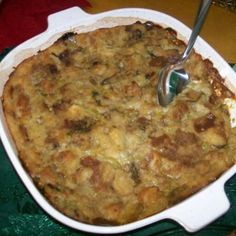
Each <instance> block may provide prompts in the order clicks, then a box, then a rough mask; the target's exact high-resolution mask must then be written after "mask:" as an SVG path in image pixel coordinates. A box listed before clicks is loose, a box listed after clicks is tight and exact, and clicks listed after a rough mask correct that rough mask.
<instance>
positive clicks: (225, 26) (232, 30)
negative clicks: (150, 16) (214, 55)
mask: <svg viewBox="0 0 236 236" xmlns="http://www.w3.org/2000/svg"><path fill="white" fill-rule="evenodd" d="M89 2H90V3H91V6H92V7H91V8H87V9H86V10H87V11H88V12H90V13H98V12H103V11H106V10H112V9H117V8H124V7H141V8H148V9H153V10H157V11H160V12H164V13H166V14H168V15H170V16H173V17H175V18H176V19H178V20H180V21H182V22H183V23H185V24H186V25H187V26H189V27H192V26H193V24H194V20H195V15H196V13H197V10H198V6H199V3H200V0H125V1H124V0H102V1H101V0H89ZM200 35H201V36H202V37H203V38H204V39H205V40H206V41H207V42H208V43H209V44H210V45H211V46H212V47H213V48H215V50H216V51H217V52H219V53H220V54H221V56H222V57H223V58H224V59H225V60H226V61H227V62H230V63H236V12H233V11H230V10H228V9H226V8H222V7H219V6H217V5H215V4H212V6H211V8H210V10H209V14H208V16H207V19H206V21H205V23H204V26H203V28H202V31H201V34H200Z"/></svg>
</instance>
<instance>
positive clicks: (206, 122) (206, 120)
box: [194, 112, 216, 133]
mask: <svg viewBox="0 0 236 236" xmlns="http://www.w3.org/2000/svg"><path fill="white" fill-rule="evenodd" d="M215 119H216V117H215V115H214V114H213V113H211V112H210V113H208V114H206V115H205V116H202V117H199V118H197V119H196V120H195V121H194V129H195V131H196V132H198V133H199V132H204V131H205V130H207V129H209V128H211V127H213V126H214V125H215Z"/></svg>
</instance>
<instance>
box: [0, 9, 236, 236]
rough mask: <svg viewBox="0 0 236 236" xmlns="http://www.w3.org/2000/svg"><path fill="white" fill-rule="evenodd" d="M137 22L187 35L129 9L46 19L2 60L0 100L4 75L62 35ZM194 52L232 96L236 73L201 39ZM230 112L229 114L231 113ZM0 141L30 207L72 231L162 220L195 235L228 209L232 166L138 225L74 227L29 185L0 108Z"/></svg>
mask: <svg viewBox="0 0 236 236" xmlns="http://www.w3.org/2000/svg"><path fill="white" fill-rule="evenodd" d="M137 20H140V21H147V20H149V21H153V22H155V23H157V24H160V25H163V26H165V27H171V28H173V29H175V30H176V31H177V32H178V34H179V35H178V37H179V38H181V39H182V40H184V41H186V39H187V38H189V35H190V33H191V30H190V29H189V28H188V27H186V26H185V25H183V24H182V23H181V22H179V21H178V20H176V19H174V18H172V17H170V16H168V15H165V14H163V13H160V12H157V11H152V10H146V9H135V8H130V9H119V10H114V11H109V12H104V13H100V14H95V15H90V14H87V13H85V12H84V11H82V10H81V9H80V8H78V7H74V8H70V9H67V10H64V11H61V12H58V13H55V14H53V15H50V16H49V17H48V29H47V30H46V31H45V32H43V33H41V34H39V35H37V36H35V37H34V38H32V39H30V40H28V41H26V42H24V43H23V44H21V45H19V46H18V47H16V48H15V49H14V50H12V51H11V52H10V53H9V54H8V55H7V56H6V57H5V58H4V59H3V61H2V62H1V63H0V78H1V80H0V93H1V95H2V92H3V88H4V84H5V83H6V81H7V80H8V77H9V75H10V73H11V72H12V71H13V70H14V67H16V66H17V65H18V64H19V63H20V62H21V61H23V60H24V59H26V58H27V57H29V56H32V55H34V54H36V53H37V52H38V51H39V50H43V49H45V48H47V47H48V46H49V45H51V44H52V43H53V42H54V41H55V40H56V39H57V38H59V37H60V36H61V35H62V34H64V33H65V32H69V31H75V32H78V33H80V32H87V31H91V30H94V29H97V28H106V27H113V26H115V25H121V24H123V25H124V24H131V23H134V22H135V21H137ZM195 50H196V51H197V52H198V53H200V54H201V55H202V57H203V58H209V59H210V60H211V61H212V62H213V64H214V66H215V67H216V68H217V69H218V71H219V72H220V74H221V76H222V77H223V78H225V79H226V80H225V83H226V85H227V86H228V87H229V88H230V89H231V90H232V91H233V92H235V93H236V74H235V73H234V71H233V70H232V69H231V67H230V66H229V65H228V64H227V62H225V61H224V60H223V59H222V57H221V56H220V55H219V54H217V52H216V51H215V50H214V49H212V48H211V47H210V46H209V45H208V44H207V43H206V42H205V41H204V40H202V39H201V38H198V40H197V42H196V44H195ZM235 111H236V109H235ZM235 111H233V113H236V112H235ZM0 136H1V139H2V143H3V145H4V147H5V149H6V152H7V154H8V156H9V158H10V161H11V162H12V164H13V166H14V168H15V170H16V171H17V173H18V175H19V176H20V178H21V180H22V181H23V183H24V184H25V186H26V187H27V189H28V190H29V192H30V193H31V195H32V196H33V197H34V199H35V200H36V202H37V203H38V204H39V205H40V206H41V207H42V208H43V209H44V210H45V211H46V212H47V213H48V214H49V215H51V216H52V217H53V218H55V219H56V220H58V221H59V222H61V223H63V224H65V225H67V226H70V227H72V228H75V229H78V230H82V231H87V232H93V233H102V234H114V233H122V232H126V231H130V230H134V229H138V228H140V227H143V226H146V225H149V224H151V223H154V222H157V221H160V220H163V219H172V220H174V221H177V222H178V223H179V224H181V225H182V226H183V227H184V228H185V229H186V230H187V231H189V232H195V231H197V230H199V229H201V228H203V227H204V226H206V225H207V224H209V223H210V222H212V221H213V220H215V219H216V218H218V217H220V216H221V215H223V214H224V213H225V212H226V211H227V210H228V209H229V207H230V203H229V200H228V198H227V196H226V194H225V191H224V184H225V182H226V181H227V180H228V179H229V178H231V177H232V176H233V175H234V174H235V173H236V165H234V166H233V167H231V168H230V169H229V170H228V171H227V172H225V173H224V174H223V175H222V176H221V177H220V178H219V179H217V180H216V181H215V182H214V183H212V184H210V185H208V186H207V187H205V188H204V189H202V190H201V191H200V192H198V193H196V194H195V195H193V196H191V197H190V198H188V199H186V200H184V201H183V202H181V203H179V204H177V205H175V206H173V207H171V208H169V209H167V210H165V211H163V212H161V213H158V214H156V215H153V216H151V217H148V218H145V219H143V220H139V221H136V222H133V223H129V224H125V225H121V226H96V225H89V224H85V223H80V222H78V221H75V220H73V219H71V218H69V217H67V216H65V215H63V214H62V213H60V212H59V211H58V210H56V209H55V208H54V207H53V206H52V205H50V203H48V201H47V200H46V199H45V198H44V196H43V195H42V194H41V193H40V192H39V190H38V189H37V188H36V186H35V185H34V183H33V181H32V180H31V178H30V176H29V175H28V174H27V172H26V171H25V169H24V168H23V166H22V165H21V162H20V160H19V159H18V155H17V150H16V148H15V146H14V143H13V140H12V138H11V136H10V134H9V131H8V128H7V126H6V123H5V119H4V114H3V109H2V103H1V104H0Z"/></svg>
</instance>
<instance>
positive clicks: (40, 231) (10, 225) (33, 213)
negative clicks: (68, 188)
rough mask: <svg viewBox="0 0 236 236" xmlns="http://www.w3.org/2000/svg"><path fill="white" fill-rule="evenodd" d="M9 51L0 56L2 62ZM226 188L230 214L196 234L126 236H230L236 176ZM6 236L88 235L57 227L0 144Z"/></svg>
mask: <svg viewBox="0 0 236 236" xmlns="http://www.w3.org/2000/svg"><path fill="white" fill-rule="evenodd" d="M9 50H10V49H7V50H5V51H4V52H3V53H2V54H0V60H1V59H2V58H3V57H4V56H5V55H6V53H7V52H8V51H9ZM225 188H226V192H227V195H228V197H229V199H230V202H231V208H230V210H229V211H228V212H227V213H226V214H225V215H224V216H222V217H221V218H219V219H218V220H216V221H215V222H213V223H212V224H211V225H209V226H208V227H206V228H204V229H203V230H201V231H199V232H197V233H195V234H190V233H187V232H186V231H185V230H184V229H183V228H182V227H181V226H179V225H178V224H177V223H175V222H172V221H167V220H166V221H162V222H158V223H155V224H153V225H150V226H148V227H145V228H142V229H139V230H137V231H132V232H129V233H127V234H124V235H133V236H134V235H135V236H144V235H163V236H164V235H166V236H167V235H177V236H178V235H194V236H195V235H197V236H205V235H207V236H208V235H214V236H221V235H222V236H223V235H228V234H230V233H231V232H232V231H234V230H236V176H234V177H233V178H231V179H230V180H229V181H228V182H227V184H226V186H225ZM216 207H217V206H216ZM206 214H207V212H206ZM5 235H22V236H25V235H27V236H31V235H37V236H43V235H50V236H56V235H58V236H63V235H72V236H73V235H78V236H80V235H81V236H82V235H88V234H86V233H84V232H80V231H76V230H73V229H71V228H69V227H66V226H64V225H62V224H60V223H58V222H57V221H55V220H54V219H53V218H51V217H50V216H49V215H47V214H46V213H45V212H44V211H43V210H42V209H41V208H40V207H39V206H38V205H37V203H36V202H35V201H34V200H33V198H32V197H31V195H30V194H29V193H28V191H27V190H26V188H25V187H24V185H23V184H22V182H21V181H20V179H19V177H18V176H17V174H16V172H15V171H14V169H13V167H12V165H11V163H10V161H9V159H8V157H7V154H6V153H5V151H4V148H3V146H2V143H0V236H5ZM235 235H236V234H235Z"/></svg>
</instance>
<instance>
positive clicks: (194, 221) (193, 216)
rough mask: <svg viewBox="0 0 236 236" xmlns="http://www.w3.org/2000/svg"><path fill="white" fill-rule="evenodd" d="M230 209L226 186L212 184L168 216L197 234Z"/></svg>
mask: <svg viewBox="0 0 236 236" xmlns="http://www.w3.org/2000/svg"><path fill="white" fill-rule="evenodd" d="M229 207H230V202H229V200H228V198H227V196H226V194H225V191H224V186H219V185H217V184H212V185H211V186H209V187H207V188H206V189H203V190H202V191H200V192H198V193H197V194H196V195H195V196H194V197H190V198H189V199H187V200H185V201H184V202H182V203H180V204H178V205H177V206H176V208H175V210H174V211H171V213H170V214H167V215H168V218H169V219H172V220H174V221H177V222H178V223H179V224H181V225H182V226H183V227H184V228H185V229H186V230H187V231H189V232H196V231H198V230H200V229H202V228H203V227H205V226H206V225H208V224H210V223H211V222H212V221H214V220H216V219H217V218H219V217H220V216H222V215H223V214H224V213H226V211H227V210H228V209H229Z"/></svg>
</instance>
